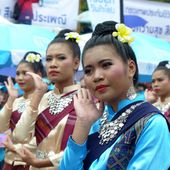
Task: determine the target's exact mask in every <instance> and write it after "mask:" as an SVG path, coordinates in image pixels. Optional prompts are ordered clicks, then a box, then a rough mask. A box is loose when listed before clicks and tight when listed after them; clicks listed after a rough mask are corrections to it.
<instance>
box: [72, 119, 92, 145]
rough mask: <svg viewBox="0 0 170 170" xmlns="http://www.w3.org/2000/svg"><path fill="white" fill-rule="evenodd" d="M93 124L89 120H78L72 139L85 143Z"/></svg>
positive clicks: (78, 142)
mask: <svg viewBox="0 0 170 170" xmlns="http://www.w3.org/2000/svg"><path fill="white" fill-rule="evenodd" d="M91 126H92V124H91V123H90V122H88V121H84V120H83V121H82V120H79V119H78V120H76V123H75V128H74V132H73V134H72V139H73V140H74V141H75V142H76V143H77V144H83V143H84V142H85V141H86V140H87V137H88V135H89V132H90V129H91Z"/></svg>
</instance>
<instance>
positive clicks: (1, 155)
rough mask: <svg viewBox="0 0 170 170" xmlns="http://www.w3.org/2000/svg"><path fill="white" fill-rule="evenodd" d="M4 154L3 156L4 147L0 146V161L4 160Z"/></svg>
mask: <svg viewBox="0 0 170 170" xmlns="http://www.w3.org/2000/svg"><path fill="white" fill-rule="evenodd" d="M4 156H5V149H4V148H0V161H3V160H4Z"/></svg>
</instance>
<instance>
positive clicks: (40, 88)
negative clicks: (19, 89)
mask: <svg viewBox="0 0 170 170" xmlns="http://www.w3.org/2000/svg"><path fill="white" fill-rule="evenodd" d="M26 74H28V75H30V76H31V77H32V78H33V80H34V83H35V91H37V92H39V93H45V92H46V91H47V88H48V87H47V84H46V83H44V82H43V80H42V77H41V76H39V75H38V74H35V73H33V72H27V73H26Z"/></svg>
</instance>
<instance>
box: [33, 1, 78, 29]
mask: <svg viewBox="0 0 170 170" xmlns="http://www.w3.org/2000/svg"><path fill="white" fill-rule="evenodd" d="M53 1H54V0H53ZM78 10H79V0H72V1H71V3H70V0H56V1H55V2H53V3H52V0H49V2H48V1H47V0H46V1H44V3H43V6H42V7H40V6H39V5H38V4H33V13H34V18H33V21H32V24H36V25H42V26H46V27H50V28H55V27H60V28H70V29H73V30H76V29H77V21H76V19H77V16H78Z"/></svg>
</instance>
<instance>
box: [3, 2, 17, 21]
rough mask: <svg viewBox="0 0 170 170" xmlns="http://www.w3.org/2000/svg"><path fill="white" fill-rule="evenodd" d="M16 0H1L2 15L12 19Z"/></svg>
mask: <svg viewBox="0 0 170 170" xmlns="http://www.w3.org/2000/svg"><path fill="white" fill-rule="evenodd" d="M15 2H16V0H0V15H1V16H3V17H4V18H6V19H8V20H11V17H12V14H13V8H14V4H15Z"/></svg>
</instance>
